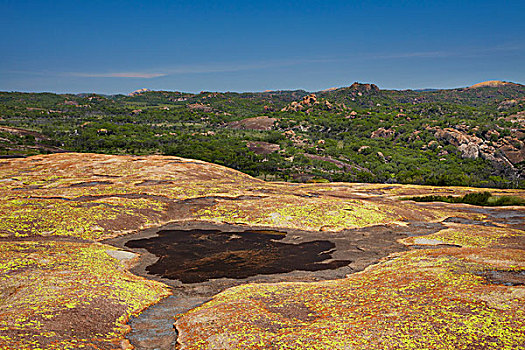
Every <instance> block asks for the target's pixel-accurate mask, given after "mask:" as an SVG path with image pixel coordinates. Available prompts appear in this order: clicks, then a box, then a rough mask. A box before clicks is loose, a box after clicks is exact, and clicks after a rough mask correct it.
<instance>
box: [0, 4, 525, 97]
mask: <svg viewBox="0 0 525 350" xmlns="http://www.w3.org/2000/svg"><path fill="white" fill-rule="evenodd" d="M0 14H1V16H0V30H1V32H2V33H3V34H2V35H1V36H0V47H1V52H0V90H2V91H52V92H99V93H127V92H129V91H133V90H136V89H139V88H143V87H146V88H150V89H155V90H160V89H163V90H174V91H188V92H196V91H201V90H208V91H263V90H276V89H306V90H310V91H316V90H321V89H326V88H330V87H334V86H347V85H350V84H351V83H353V82H354V81H359V82H371V83H375V84H377V85H378V86H379V87H381V88H395V89H405V88H412V89H417V88H427V87H436V88H447V87H460V86H467V85H471V84H474V83H477V82H480V81H484V80H507V81H514V82H518V83H525V64H524V63H525V59H524V57H525V21H524V20H523V18H524V14H525V1H521V0H514V1H504V0H499V1H483V0H479V1H461V0H455V1H439V0H435V1H426V0H419V1H409V0H406V1H403V0H399V1H388V0H385V1H366V0H363V1H352V0H347V1H329V0H324V1H321V0H318V1H314V0H302V1H285V0H281V1H262V0H261V1H199V0H193V1H188V0H184V1H161V0H158V1H153V0H152V1H146V0H142V1H132V0H129V1H111V0H106V1H97V0H91V1H74V0H69V1H60V0H56V1H25V0H0Z"/></svg>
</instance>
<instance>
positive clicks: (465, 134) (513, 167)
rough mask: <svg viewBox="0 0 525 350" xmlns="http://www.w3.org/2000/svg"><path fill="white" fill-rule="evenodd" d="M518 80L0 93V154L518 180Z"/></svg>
mask: <svg viewBox="0 0 525 350" xmlns="http://www.w3.org/2000/svg"><path fill="white" fill-rule="evenodd" d="M524 111H525V87H524V86H523V85H519V84H512V83H505V84H502V85H501V86H497V87H490V86H489V87H476V88H461V89H450V90H431V91H412V90H403V91H400V90H380V89H378V88H377V87H376V86H375V85H373V84H359V83H354V84H352V85H351V86H348V87H343V88H338V89H331V90H326V91H319V92H315V93H310V92H307V91H303V90H297V91H269V92H261V93H233V92H224V93H222V92H201V93H198V94H191V93H182V92H172V91H145V92H141V93H135V94H130V95H112V96H106V95H99V94H79V95H74V94H52V93H19V92H0V156H1V157H4V158H5V157H17V156H29V155H34V154H42V153H54V152H65V151H73V152H90V153H107V154H132V155H146V154H163V155H175V156H181V157H186V158H193V159H200V160H204V161H208V162H213V163H217V164H221V165H224V166H228V167H231V168H234V169H237V170H240V171H242V172H245V173H248V174H250V175H253V176H256V177H259V178H261V179H266V180H272V181H274V180H275V181H297V182H317V181H319V182H320V181H346V182H381V183H411V184H428V185H462V186H463V185H465V186H477V187H499V188H525V181H524V179H522V172H523V166H524V160H525V149H524V148H523V142H524V138H525V124H524V123H525V112H524Z"/></svg>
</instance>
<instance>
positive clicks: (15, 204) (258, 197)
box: [0, 153, 525, 349]
mask: <svg viewBox="0 0 525 350" xmlns="http://www.w3.org/2000/svg"><path fill="white" fill-rule="evenodd" d="M479 191H480V190H479V189H474V188H465V187H432V186H415V185H397V184H394V185H391V184H390V185H384V184H363V183H327V184H297V183H272V182H264V181H261V180H258V179H255V178H252V177H250V176H248V175H246V174H243V173H240V172H237V171H235V170H231V169H228V168H225V167H222V166H218V165H214V164H209V163H205V162H202V161H195V160H188V159H183V158H178V157H164V156H110V155H100V154H77V153H61V154H54V155H40V156H34V157H29V158H20V159H2V160H0V241H1V242H0V349H80V348H86V349H132V348H136V349H173V348H180V349H413V348H419V349H524V348H525V278H524V276H525V238H524V234H525V233H524V232H525V220H524V218H525V210H524V209H523V207H492V208H485V207H476V206H471V205H466V204H447V203H436V202H434V203H416V202H413V201H406V200H401V198H402V197H406V196H415V195H458V196H459V195H465V194H467V193H472V192H479ZM490 191H491V192H492V193H493V194H494V195H512V196H518V197H521V198H524V197H525V192H524V191H521V190H501V189H490ZM173 323H175V327H174V326H173Z"/></svg>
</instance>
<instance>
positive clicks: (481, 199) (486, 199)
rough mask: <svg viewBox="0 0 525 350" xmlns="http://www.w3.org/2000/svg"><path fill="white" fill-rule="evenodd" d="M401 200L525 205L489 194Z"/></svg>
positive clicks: (505, 197) (515, 199) (522, 202)
mask: <svg viewBox="0 0 525 350" xmlns="http://www.w3.org/2000/svg"><path fill="white" fill-rule="evenodd" d="M403 200H411V201H415V202H445V203H466V204H472V205H480V206H508V205H525V200H524V199H523V198H520V197H517V196H493V195H492V193H490V192H475V193H467V194H466V195H464V196H437V195H429V196H420V197H417V196H416V197H405V198H403Z"/></svg>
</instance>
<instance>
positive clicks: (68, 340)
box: [0, 241, 170, 350]
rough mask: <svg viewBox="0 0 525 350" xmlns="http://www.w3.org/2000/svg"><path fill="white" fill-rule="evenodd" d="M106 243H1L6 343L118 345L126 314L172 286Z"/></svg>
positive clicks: (1, 335) (0, 340)
mask: <svg viewBox="0 0 525 350" xmlns="http://www.w3.org/2000/svg"><path fill="white" fill-rule="evenodd" d="M113 249H114V248H112V247H109V246H106V245H102V244H85V243H70V242H51V241H48V242H42V241H40V242H34V241H23V242H3V243H2V245H0V292H1V295H2V298H1V303H0V348H1V349H33V350H34V349H78V348H84V347H85V348H90V347H91V348H108V347H118V344H119V342H120V340H121V339H122V337H123V336H124V334H125V333H126V332H127V331H128V326H126V322H127V320H128V318H129V316H130V315H133V314H137V313H138V312H140V311H141V310H142V309H144V308H145V307H147V306H148V305H151V304H154V303H156V302H158V301H159V300H160V299H161V298H163V297H165V296H167V295H169V294H170V292H169V290H168V289H167V288H166V287H165V286H164V285H162V284H161V283H158V282H155V281H148V280H145V279H143V278H140V277H137V276H134V275H132V274H130V273H129V272H127V271H126V269H125V268H124V266H123V265H122V264H121V263H120V262H119V261H118V260H117V259H115V258H112V257H111V256H110V255H108V254H107V253H106V251H107V250H113Z"/></svg>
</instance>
